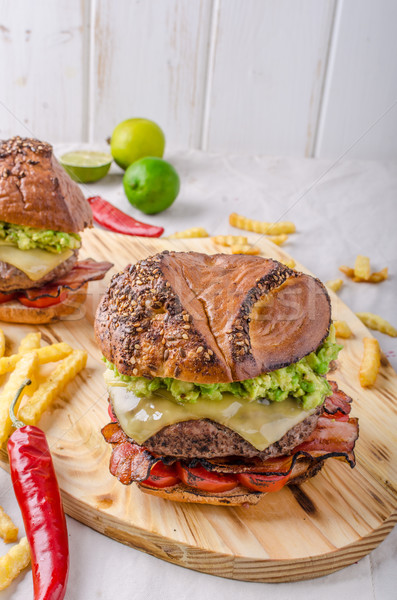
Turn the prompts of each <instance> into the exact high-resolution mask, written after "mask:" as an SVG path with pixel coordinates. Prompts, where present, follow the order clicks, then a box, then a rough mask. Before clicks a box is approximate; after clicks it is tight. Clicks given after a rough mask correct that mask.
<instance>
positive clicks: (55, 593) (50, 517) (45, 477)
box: [7, 379, 69, 600]
mask: <svg viewBox="0 0 397 600" xmlns="http://www.w3.org/2000/svg"><path fill="white" fill-rule="evenodd" d="M30 384H31V381H30V380H29V379H27V380H25V381H24V383H23V385H22V386H21V387H20V389H19V390H18V392H17V394H16V396H15V398H14V401H13V403H12V404H11V407H10V417H11V420H12V422H13V425H14V427H17V430H16V431H14V433H13V434H12V435H11V437H10V438H9V440H8V444H7V449H8V456H9V459H10V471H11V479H12V483H13V486H14V491H15V496H16V498H17V500H18V504H19V507H20V509H21V513H22V516H23V521H24V523H25V531H26V535H27V538H28V541H29V545H30V550H31V554H32V570H33V587H34V600H62V598H63V597H64V596H65V591H66V582H67V578H68V571H69V547H68V533H67V529H66V520H65V514H64V512H63V507H62V501H61V496H60V493H59V487H58V482H57V479H56V475H55V471H54V465H53V463H52V459H51V454H50V449H49V447H48V444H47V440H46V437H45V434H44V432H43V431H41V429H39V428H38V427H33V426H30V425H25V424H24V423H22V422H21V421H18V420H17V419H16V417H15V414H14V409H15V405H16V403H17V401H18V398H19V396H20V395H21V393H22V391H23V389H24V387H25V386H26V385H30Z"/></svg>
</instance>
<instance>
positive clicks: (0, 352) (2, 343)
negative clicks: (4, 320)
mask: <svg viewBox="0 0 397 600" xmlns="http://www.w3.org/2000/svg"><path fill="white" fill-rule="evenodd" d="M5 351H6V338H5V335H4V331H3V330H2V329H0V358H1V357H2V356H4V352H5Z"/></svg>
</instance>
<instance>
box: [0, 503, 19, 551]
mask: <svg viewBox="0 0 397 600" xmlns="http://www.w3.org/2000/svg"><path fill="white" fill-rule="evenodd" d="M0 537H1V538H2V539H3V540H4V541H5V543H6V544H9V543H10V542H16V541H17V539H18V527H17V526H16V525H14V523H13V522H12V519H11V517H9V516H8V515H7V513H6V511H5V510H4V508H3V507H2V506H0Z"/></svg>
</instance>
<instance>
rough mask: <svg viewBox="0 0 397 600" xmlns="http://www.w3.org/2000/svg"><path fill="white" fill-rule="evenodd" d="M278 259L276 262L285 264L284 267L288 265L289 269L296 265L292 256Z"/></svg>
mask: <svg viewBox="0 0 397 600" xmlns="http://www.w3.org/2000/svg"><path fill="white" fill-rule="evenodd" d="M276 260H278V262H280V263H281V264H283V265H285V266H286V267H288V268H289V269H294V268H295V267H296V262H295V261H294V259H293V258H288V259H285V260H284V259H282V260H281V259H276Z"/></svg>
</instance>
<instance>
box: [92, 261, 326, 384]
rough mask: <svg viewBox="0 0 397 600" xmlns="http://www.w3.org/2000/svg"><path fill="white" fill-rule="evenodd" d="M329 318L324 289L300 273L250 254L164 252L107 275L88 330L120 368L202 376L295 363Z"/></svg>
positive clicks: (322, 334) (232, 376) (223, 376)
mask: <svg viewBox="0 0 397 600" xmlns="http://www.w3.org/2000/svg"><path fill="white" fill-rule="evenodd" d="M330 324H331V308H330V301H329V297H328V294H327V291H326V289H325V287H324V286H323V284H322V283H321V282H320V281H318V280H317V279H315V278H313V277H311V276H309V275H305V274H303V273H298V272H296V271H293V270H291V269H289V268H287V267H286V266H284V265H282V264H281V263H279V262H277V261H274V260H271V259H265V258H260V257H257V256H243V255H233V256H232V255H225V254H216V255H211V256H210V255H206V254H200V253H197V252H168V251H164V252H162V253H161V254H157V255H155V256H152V257H149V258H147V259H145V260H142V261H140V262H138V263H137V264H136V265H132V266H128V267H127V268H126V269H125V270H124V271H123V272H121V273H118V274H117V275H115V276H114V277H113V279H112V281H111V284H110V286H109V288H108V290H107V292H106V294H105V295H104V297H103V299H102V301H101V303H100V305H99V307H98V310H97V315H96V321H95V332H96V337H97V341H98V344H99V346H100V348H101V350H102V352H103V354H104V357H105V358H106V359H107V360H108V361H109V362H110V363H112V365H114V367H115V368H116V369H117V371H118V373H119V374H121V375H126V376H133V377H146V378H153V377H162V378H167V377H171V378H174V379H179V380H181V381H188V382H193V383H199V384H212V383H227V382H235V381H241V380H246V379H249V378H253V377H256V376H258V375H260V374H262V373H265V372H269V371H274V370H276V369H280V368H282V367H285V366H288V365H290V364H293V363H296V362H297V361H299V360H300V359H301V358H303V357H304V356H306V355H308V354H310V353H311V352H313V351H315V350H316V349H317V348H318V347H319V346H320V344H321V343H322V342H323V341H324V340H325V338H326V337H327V335H328V333H329V328H330Z"/></svg>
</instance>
